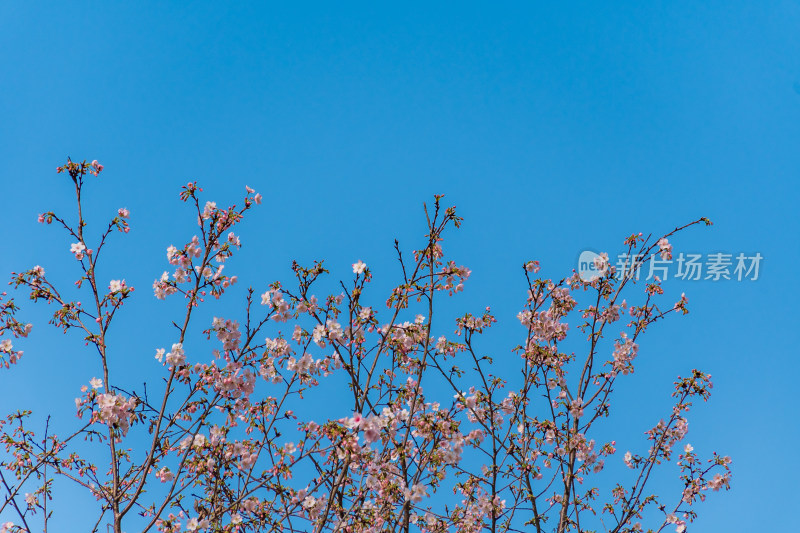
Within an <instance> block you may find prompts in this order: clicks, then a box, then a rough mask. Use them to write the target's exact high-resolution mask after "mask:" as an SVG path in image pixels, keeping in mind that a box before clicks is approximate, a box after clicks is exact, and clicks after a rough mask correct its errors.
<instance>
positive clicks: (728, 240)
mask: <svg viewBox="0 0 800 533" xmlns="http://www.w3.org/2000/svg"><path fill="white" fill-rule="evenodd" d="M798 27H800V2H798V1H796V0H784V1H776V2H703V3H690V2H669V3H667V2H658V3H647V5H642V3H640V2H620V3H616V5H615V6H613V7H599V6H598V5H597V4H596V3H592V2H580V3H577V2H576V3H570V4H562V5H555V4H553V5H537V4H534V3H528V2H524V3H523V2H518V3H492V4H491V5H489V3H474V2H460V3H446V4H445V3H442V4H437V5H431V4H430V3H403V4H402V5H399V4H398V5H395V6H386V5H381V6H377V5H374V4H372V3H370V4H367V3H363V4H354V3H346V4H341V3H340V4H338V5H336V6H331V5H328V4H315V3H304V4H289V3H283V4H280V5H278V4H264V3H251V4H250V5H249V6H242V5H235V6H234V5H226V4H224V3H220V2H192V3H190V4H185V3H179V2H171V3H146V2H145V3H137V4H136V5H134V4H129V5H121V4H117V3H113V4H112V3H106V2H86V3H70V4H65V3H38V4H35V5H34V4H31V3H5V4H4V5H3V6H2V7H0V29H1V30H2V31H0V50H2V51H3V52H2V54H0V71H1V72H2V73H3V74H2V76H0V113H1V114H2V117H3V124H2V126H0V158H1V159H2V160H3V161H4V165H3V169H2V170H1V171H0V198H2V199H3V205H4V210H5V220H6V223H5V224H3V226H2V229H0V237H1V238H2V240H3V242H6V245H5V246H4V248H5V251H4V253H3V254H1V255H0V272H10V271H12V270H14V271H19V270H21V269H25V268H29V267H30V266H33V265H35V264H41V265H42V266H45V268H46V269H47V270H48V273H52V275H53V276H56V277H60V279H62V280H63V281H64V282H65V283H69V280H70V279H74V277H75V275H76V271H74V270H72V271H71V270H70V269H71V268H72V269H74V265H73V264H72V263H71V262H70V257H69V256H68V245H69V242H68V240H67V239H66V237H65V236H64V235H62V234H59V233H58V231H57V230H56V229H55V228H54V227H49V228H46V227H43V226H40V225H38V224H36V215H37V214H38V213H40V212H43V211H45V210H50V209H53V210H56V211H58V212H61V213H71V212H70V211H69V208H70V207H71V203H69V201H70V200H71V196H70V195H71V192H70V189H69V187H68V186H67V184H66V182H65V179H64V176H63V175H56V174H55V172H54V170H55V167H56V166H57V165H59V164H62V163H63V162H64V161H65V160H66V157H67V156H71V157H72V158H73V159H78V160H80V159H84V158H86V159H89V160H91V159H95V158H96V159H98V160H100V161H101V162H102V163H104V164H105V167H106V170H105V172H104V173H103V174H102V178H101V179H98V180H96V181H94V182H92V183H91V190H90V191H89V192H88V193H87V202H88V203H89V204H90V205H91V207H89V213H90V216H94V217H99V218H95V220H101V219H104V218H107V217H110V216H112V215H113V213H114V212H115V211H116V209H117V208H118V207H122V206H127V207H128V208H129V209H130V210H131V213H132V222H131V223H132V227H133V230H132V231H131V233H130V234H129V235H128V236H126V237H125V240H124V241H122V240H121V239H117V240H116V242H113V243H112V246H114V245H116V246H117V248H116V250H117V255H115V257H114V258H113V259H111V258H110V257H109V258H108V259H109V261H108V263H106V264H105V268H106V269H107V270H106V273H105V274H104V275H107V277H108V278H109V279H112V278H121V277H124V278H126V279H127V280H128V283H129V284H131V285H134V286H136V287H138V288H140V289H141V290H140V292H137V293H136V299H135V300H134V302H133V303H132V304H131V306H130V309H128V310H127V311H128V315H127V316H126V317H123V323H124V324H126V325H125V326H119V328H120V329H119V330H116V331H115V334H116V335H118V339H119V342H120V344H121V345H124V346H127V347H128V350H127V351H125V350H121V353H120V354H119V359H118V362H117V363H116V364H117V365H119V366H118V368H120V369H122V370H126V371H130V372H134V373H135V372H144V370H142V368H145V367H144V366H143V365H145V364H147V365H150V364H151V360H152V353H153V350H154V349H155V348H156V347H160V346H165V345H167V343H168V341H169V337H168V332H169V330H168V325H164V323H163V319H164V317H165V316H168V315H167V314H166V313H167V311H165V309H167V308H166V307H165V306H163V305H160V304H161V302H156V301H155V299H154V298H152V296H151V292H150V290H149V286H150V284H151V283H152V280H153V279H154V278H155V277H156V276H157V275H159V274H160V272H162V271H163V270H164V269H165V268H166V264H165V261H164V250H165V248H166V246H168V245H169V244H173V243H174V244H179V243H182V242H184V241H185V240H186V239H187V238H188V237H190V236H191V231H192V228H193V223H192V217H191V214H190V213H188V212H186V211H185V210H184V208H183V207H182V206H181V205H180V204H179V202H178V201H177V193H178V190H179V188H180V186H181V185H182V184H185V183H186V182H187V181H189V180H197V181H198V182H199V183H200V185H201V186H203V187H204V189H205V190H206V193H207V196H208V198H209V199H215V200H217V202H218V203H219V204H221V205H227V204H229V203H233V202H235V201H237V200H239V199H240V198H241V196H242V193H243V192H244V186H245V184H247V185H249V186H251V187H253V188H255V189H256V190H258V191H260V192H261V193H262V194H263V195H264V198H265V203H264V204H265V205H264V206H262V208H261V209H260V210H258V211H257V212H255V213H254V214H253V215H252V217H251V218H250V220H249V221H248V222H247V223H246V225H245V226H244V229H243V230H242V232H243V242H244V245H245V247H244V249H243V250H242V252H241V254H240V255H239V258H238V262H236V263H235V266H234V267H232V268H234V269H235V270H236V272H237V273H238V274H239V276H240V278H241V279H242V281H243V282H244V284H252V285H254V286H256V287H259V286H265V285H266V284H267V283H268V282H270V281H272V280H274V279H283V280H288V279H289V275H290V271H289V265H290V262H291V260H292V259H295V258H296V259H298V260H299V261H300V262H301V263H303V262H306V263H307V262H310V261H311V260H313V259H320V258H324V259H326V261H327V264H328V266H329V268H330V269H331V271H332V273H333V275H334V277H348V276H349V275H350V271H349V266H350V264H351V263H353V262H355V261H356V260H357V259H363V260H364V261H366V262H367V263H368V264H370V266H371V267H372V268H373V271H374V273H375V276H376V278H385V279H387V280H394V279H396V278H393V276H397V274H398V273H397V269H396V263H395V260H394V257H393V255H392V242H393V239H394V238H398V239H400V241H401V244H405V245H406V246H407V248H406V249H409V248H412V247H413V245H414V244H415V243H416V242H419V241H418V240H417V241H415V240H414V239H415V238H417V239H418V238H419V237H421V235H422V232H423V229H424V225H423V222H424V218H423V213H422V203H423V202H426V201H430V200H431V198H432V196H433V195H434V194H437V193H438V194H445V195H446V198H445V202H447V203H449V204H455V205H457V206H458V208H459V210H460V212H461V214H462V215H463V216H464V217H465V218H466V221H465V224H464V226H463V228H462V229H461V230H460V231H459V232H458V233H457V234H454V235H453V236H452V240H451V241H450V247H451V248H450V249H451V250H452V253H453V255H454V257H456V258H457V261H458V262H459V263H463V264H466V265H467V266H469V267H470V268H471V269H472V271H473V275H472V278H471V279H470V282H469V283H468V285H467V290H466V292H465V294H463V295H461V296H459V298H460V300H457V301H456V306H457V307H462V306H463V307H462V308H465V309H472V310H478V309H480V308H481V307H482V306H485V305H491V306H492V307H493V309H494V310H495V311H496V313H497V316H498V319H499V324H498V326H499V327H498V330H497V331H496V332H494V335H495V337H493V338H492V345H491V346H487V349H491V350H492V351H493V352H495V353H496V356H504V357H514V356H513V355H512V354H510V352H509V350H510V348H511V347H513V346H514V345H515V344H516V343H518V342H519V339H520V337H519V335H520V334H521V333H520V332H519V329H517V328H518V326H517V323H516V319H515V318H514V316H515V315H516V313H517V312H518V310H519V309H520V308H521V306H522V304H523V301H524V283H523V281H524V280H523V279H522V276H521V275H520V265H521V264H522V262H523V261H526V260H528V259H538V260H540V261H541V262H542V265H543V272H544V274H545V275H547V276H550V277H561V276H563V275H567V274H569V272H570V271H571V269H572V268H575V267H576V264H577V257H578V254H579V253H580V252H581V251H582V250H585V249H587V248H588V249H593V250H601V251H609V252H612V253H613V252H617V251H621V242H622V239H623V238H624V237H625V236H627V235H629V234H631V233H633V232H638V231H643V232H646V233H647V232H653V233H660V232H666V231H669V230H670V229H672V228H674V227H675V226H676V225H680V224H682V223H685V222H688V221H690V220H693V219H696V218H698V217H700V216H706V217H709V218H710V219H711V220H713V221H714V226H712V227H710V228H694V229H692V230H690V231H689V232H687V233H686V234H684V235H683V236H681V237H680V238H677V239H675V240H674V245H675V249H676V252H679V251H687V252H693V253H702V254H707V253H714V252H726V253H732V254H737V253H739V252H744V253H747V254H754V253H756V252H758V253H760V254H761V255H762V256H763V257H764V260H763V263H762V265H761V271H760V278H759V279H758V280H757V281H754V282H751V281H743V282H735V281H726V282H716V283H714V282H711V281H696V282H673V283H669V284H667V289H668V292H670V294H677V295H680V293H681V292H686V294H687V295H688V297H689V299H690V309H691V313H690V314H689V315H688V316H687V317H684V318H680V319H679V318H675V319H673V320H671V321H668V322H667V323H665V324H664V325H657V326H655V327H654V329H653V330H652V331H651V332H650V333H649V334H648V335H647V336H646V337H645V340H644V341H643V343H642V348H641V352H640V354H641V355H640V357H641V360H640V361H639V364H640V366H639V371H637V374H636V379H634V380H631V381H630V382H629V383H628V384H627V385H625V387H623V388H621V390H619V391H618V392H619V394H620V398H621V402H623V403H622V405H623V407H621V408H620V415H619V418H617V419H615V421H614V424H617V426H615V427H618V428H619V431H620V432H621V433H622V434H629V435H630V436H631V439H634V438H636V435H638V434H639V432H640V431H644V430H645V429H647V427H648V425H647V424H649V423H651V422H655V421H657V419H658V417H660V416H662V413H663V408H664V406H665V404H664V400H666V398H667V396H668V394H669V390H670V384H671V382H672V380H673V379H674V378H675V376H677V375H678V374H679V373H684V374H685V373H686V372H688V371H689V370H690V369H691V368H693V367H698V368H701V369H703V370H705V371H707V372H710V373H711V374H712V375H713V376H714V381H715V389H714V396H713V397H712V400H711V401H710V402H709V403H708V404H704V405H702V406H698V407H697V408H696V409H695V410H693V413H692V415H693V416H692V418H691V419H690V421H691V422H690V428H691V430H690V434H689V439H688V440H689V441H690V442H692V444H693V445H694V447H695V450H696V451H698V452H700V453H701V454H702V453H706V454H708V453H710V451H711V450H712V449H717V450H719V451H721V452H722V453H724V454H727V455H731V456H732V457H733V458H734V464H733V467H734V480H733V489H732V490H731V491H730V492H729V493H726V494H713V495H712V497H711V498H709V500H708V501H707V502H705V503H704V504H702V505H700V507H699V511H700V518H699V520H698V522H697V523H696V524H697V525H696V526H694V527H693V529H691V530H692V531H703V532H726V533H727V532H734V531H742V532H749V531H756V530H777V531H781V530H785V529H786V520H791V518H787V506H788V505H789V504H790V503H789V502H791V501H794V500H796V498H797V496H798V495H800V494H798V490H797V487H796V483H795V481H794V480H796V479H797V477H798V474H800V472H799V471H798V467H797V462H796V461H794V460H792V456H791V454H790V452H789V446H791V443H793V442H796V441H797V439H798V438H800V431H798V424H797V420H796V418H795V417H796V415H797V409H796V407H795V405H796V403H795V396H796V395H795V391H796V389H797V384H796V382H795V375H796V373H797V371H798V370H800V366H798V362H797V357H796V356H797V348H796V346H797V345H798V333H797V332H798V331H799V329H798V328H797V326H796V319H797V312H796V302H797V297H798V291H797V289H796V283H795V280H794V279H793V278H792V276H793V275H794V273H796V272H797V266H796V265H797V264H798V261H800V253H798V247H797V246H796V244H795V241H796V235H797V232H798V230H800V227H799V226H800V225H799V224H798V216H797V207H796V206H797V202H798V199H800V195H798V192H800V191H799V187H798V182H797V178H798V172H800V150H799V149H798V146H800V32H798V31H797V28H798ZM98 228H99V224H98V225H96V226H95V229H98ZM90 229H91V226H90ZM387 283H388V282H387ZM20 296H22V295H20ZM676 299H677V298H676ZM20 300H21V301H24V296H23V297H22V298H20ZM234 304H235V302H231V303H230V304H224V305H229V309H230V310H231V311H230V312H233V311H234V310H235V309H236V306H235V305H234ZM166 305H167V306H168V305H169V304H166ZM177 305H179V304H177ZM170 309H172V310H174V309H176V308H170ZM226 309H227V308H226ZM22 316H24V317H27V318H29V319H30V320H32V321H33V322H34V324H35V330H34V331H35V334H34V335H32V337H31V339H29V340H26V344H25V345H24V346H22V347H23V348H24V349H25V351H26V356H25V358H24V360H23V362H22V363H21V364H20V365H19V366H18V368H16V369H14V370H13V373H8V372H5V371H4V372H3V373H2V376H0V379H1V380H2V383H3V386H2V388H0V391H1V392H0V401H1V402H2V405H3V406H4V411H6V410H9V409H10V408H14V407H17V406H18V404H22V403H23V402H24V403H26V404H28V405H33V407H34V408H35V409H36V410H37V411H38V412H40V413H45V412H51V413H54V414H56V415H59V414H66V415H65V416H67V418H65V420H66V422H65V424H67V423H68V422H70V419H69V418H68V417H69V416H72V414H73V412H74V406H73V405H72V398H74V396H75V395H76V394H77V390H78V388H79V387H80V385H81V384H83V383H85V382H86V381H87V380H88V378H90V377H91V376H88V375H86V372H87V371H86V370H85V368H86V366H85V365H88V364H90V362H89V361H88V360H87V359H86V357H87V355H86V354H85V353H84V352H82V350H81V348H82V345H81V343H80V342H79V339H77V338H76V337H73V336H69V335H68V336H67V337H64V336H62V335H61V334H60V333H58V332H56V331H54V330H52V328H50V327H49V326H48V325H47V324H46V318H45V315H44V314H43V309H42V308H34V307H32V306H26V307H25V309H24V310H23V315H22ZM159 319H161V320H160V321H159ZM125 321H127V322H125ZM81 358H83V359H81ZM145 362H146V363H145ZM80 365H84V366H83V367H81V366H80ZM41 375H44V376H45V378H44V380H45V381H46V380H52V382H51V381H47V383H48V385H47V386H46V389H45V384H44V381H43V380H42V379H40V378H39V377H37V376H41ZM10 376H14V377H13V378H12V377H10ZM43 390H48V391H49V394H44V393H43V392H42V391H43ZM624 406H627V407H624ZM626 409H627V410H626ZM659 409H661V410H659ZM627 416H629V417H630V423H628V422H626V418H625V417H627ZM72 420H74V418H73V419H72ZM631 442H633V441H631ZM640 443H641V441H640ZM669 475H670V476H671V475H673V474H672V473H670V474H669ZM65 507H66V506H65ZM732 510H735V512H732ZM63 512H64V513H65V514H64V515H62V519H63V517H65V516H67V515H68V513H69V510H67V509H65V510H64V511H63ZM65 531H66V529H65Z"/></svg>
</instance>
